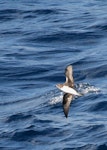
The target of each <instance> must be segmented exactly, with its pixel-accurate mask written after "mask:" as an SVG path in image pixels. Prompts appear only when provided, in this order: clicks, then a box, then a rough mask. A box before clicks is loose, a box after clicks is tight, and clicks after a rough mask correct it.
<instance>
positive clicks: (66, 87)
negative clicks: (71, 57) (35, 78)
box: [56, 65, 80, 118]
mask: <svg viewBox="0 0 107 150" xmlns="http://www.w3.org/2000/svg"><path fill="white" fill-rule="evenodd" d="M65 76H66V81H65V83H63V84H57V85H56V87H57V88H58V89H60V90H61V91H63V92H64V95H63V103H62V104H63V111H64V114H65V117H66V118H67V117H68V112H69V107H70V104H71V101H72V100H73V96H74V95H78V96H80V94H79V93H78V92H77V91H76V90H75V89H74V78H73V68H72V66H71V65H69V66H67V67H66V69H65Z"/></svg>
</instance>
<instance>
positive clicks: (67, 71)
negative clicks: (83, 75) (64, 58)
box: [65, 65, 74, 87]
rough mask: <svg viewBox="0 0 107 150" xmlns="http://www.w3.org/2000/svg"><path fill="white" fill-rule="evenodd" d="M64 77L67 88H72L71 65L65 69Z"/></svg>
mask: <svg viewBox="0 0 107 150" xmlns="http://www.w3.org/2000/svg"><path fill="white" fill-rule="evenodd" d="M65 76H66V82H65V85H67V86H69V87H74V78H73V68H72V66H71V65H69V66H67V67H66V69H65Z"/></svg>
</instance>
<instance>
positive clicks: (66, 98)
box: [63, 93, 73, 118]
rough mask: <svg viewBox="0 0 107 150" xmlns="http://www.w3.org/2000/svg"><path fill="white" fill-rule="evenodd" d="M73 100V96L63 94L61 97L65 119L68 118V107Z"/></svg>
mask: <svg viewBox="0 0 107 150" xmlns="http://www.w3.org/2000/svg"><path fill="white" fill-rule="evenodd" d="M72 100H73V95H72V94H68V93H65V94H64V96H63V110H64V114H65V116H66V118H67V117H68V112H69V107H70V104H71V101H72Z"/></svg>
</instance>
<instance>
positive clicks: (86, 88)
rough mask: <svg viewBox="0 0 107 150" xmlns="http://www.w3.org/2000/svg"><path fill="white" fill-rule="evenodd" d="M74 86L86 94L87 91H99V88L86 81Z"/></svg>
mask: <svg viewBox="0 0 107 150" xmlns="http://www.w3.org/2000/svg"><path fill="white" fill-rule="evenodd" d="M76 88H77V89H78V91H79V92H80V93H81V94H83V95H84V94H87V93H99V92H100V89H99V88H97V87H95V86H93V85H90V84H88V83H79V84H77V85H76Z"/></svg>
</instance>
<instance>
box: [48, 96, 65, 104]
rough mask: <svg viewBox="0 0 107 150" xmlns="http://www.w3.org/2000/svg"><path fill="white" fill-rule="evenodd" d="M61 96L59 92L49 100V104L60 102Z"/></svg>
mask: <svg viewBox="0 0 107 150" xmlns="http://www.w3.org/2000/svg"><path fill="white" fill-rule="evenodd" d="M62 98H63V94H62V93H61V94H60V95H59V96H55V97H53V98H52V99H51V100H50V102H49V104H51V105H54V104H57V103H60V102H62Z"/></svg>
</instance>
